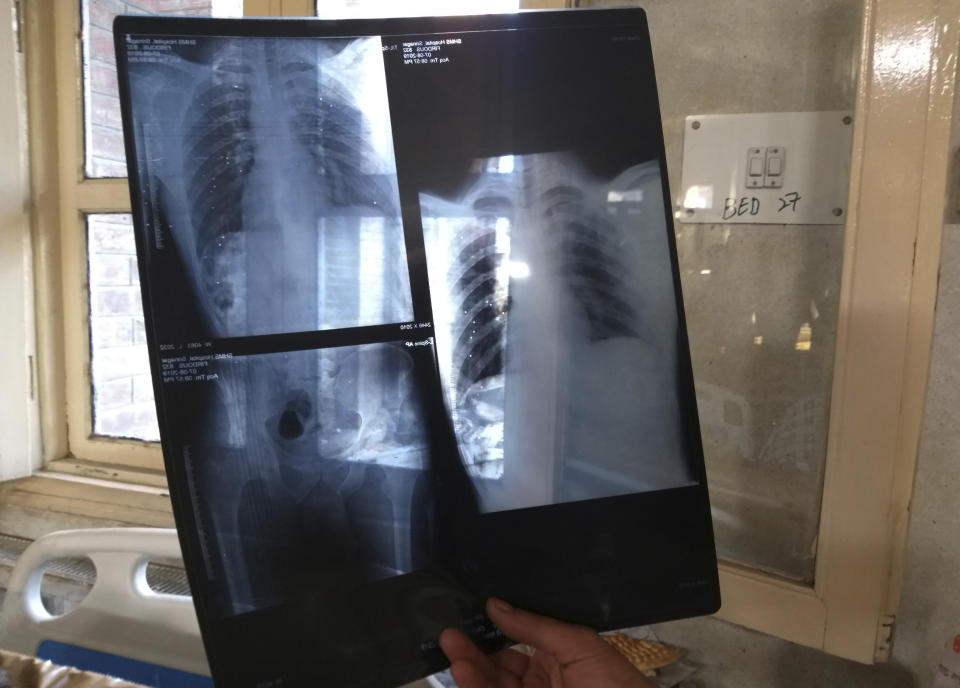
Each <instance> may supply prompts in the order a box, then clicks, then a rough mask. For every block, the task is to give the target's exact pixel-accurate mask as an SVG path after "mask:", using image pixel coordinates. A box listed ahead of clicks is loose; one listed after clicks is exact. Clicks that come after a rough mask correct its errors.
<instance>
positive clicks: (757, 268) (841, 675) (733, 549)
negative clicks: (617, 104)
mask: <svg viewBox="0 0 960 688" xmlns="http://www.w3.org/2000/svg"><path fill="white" fill-rule="evenodd" d="M613 4H619V5H622V4H625V3H623V2H616V3H613V2H606V1H605V0H582V2H581V5H582V6H604V5H613ZM626 4H640V5H641V6H643V7H644V8H645V9H646V10H647V13H648V17H649V21H650V29H651V34H652V41H653V47H654V58H655V61H656V68H657V75H658V84H659V88H660V94H661V109H662V111H663V115H664V131H665V136H666V149H667V157H668V161H667V162H668V166H669V167H670V183H671V188H672V189H673V190H674V193H676V191H677V189H679V183H680V154H681V151H682V143H683V141H682V131H683V118H684V117H685V116H686V115H691V114H701V113H720V112H767V111H794V110H833V109H852V108H853V96H854V92H855V86H856V82H855V73H856V66H857V65H856V51H857V48H858V45H859V40H860V37H859V30H860V27H859V22H860V10H861V6H860V3H859V2H856V1H851V0H799V1H796V2H789V3H788V2H776V3H774V2H764V3H759V2H743V1H735V2H730V1H729V0H728V1H726V2H721V1H720V0H646V1H644V2H638V3H626ZM955 150H956V146H955ZM954 157H955V158H957V157H960V155H955V156H954ZM958 169H960V168H958ZM958 181H960V180H958ZM953 205H956V206H958V212H957V213H956V214H960V203H954V204H953ZM678 229H679V231H678V248H679V252H680V260H681V270H682V272H683V273H684V275H683V277H684V293H685V300H686V302H687V307H688V317H689V323H688V324H689V328H690V332H691V347H692V349H693V357H694V368H695V373H696V375H697V377H698V380H699V381H705V380H706V381H709V382H710V383H711V384H712V385H716V386H719V387H722V388H724V389H725V390H728V391H732V392H735V393H736V394H738V395H740V396H741V397H742V398H743V399H745V400H746V403H747V404H749V405H750V406H751V407H753V408H757V407H758V405H762V404H769V403H770V401H771V399H773V398H774V395H775V388H774V385H775V381H776V380H778V379H783V378H784V376H786V377H787V379H788V380H793V381H792V382H790V384H791V386H792V388H791V389H790V394H791V395H794V396H796V397H798V398H799V397H807V398H810V399H813V400H814V402H815V403H816V404H818V407H817V409H816V411H815V412H814V413H813V414H812V415H810V414H808V418H807V419H796V418H795V419H794V422H795V423H799V424H800V425H801V426H805V427H806V430H805V433H806V435H807V437H813V438H814V439H815V440H816V441H815V443H814V446H813V448H812V449H811V451H814V452H822V444H819V443H820V442H822V441H823V439H824V432H825V425H822V423H823V416H822V415H820V414H823V413H825V412H826V410H827V409H828V403H829V400H828V399H827V397H826V394H827V391H828V387H827V386H826V384H827V381H828V380H829V379H830V376H831V375H832V366H833V361H832V352H833V332H834V329H833V328H834V326H835V323H836V303H835V298H836V297H835V296H834V300H833V301H832V302H831V300H830V299H826V300H823V299H821V300H820V301H819V302H818V304H817V305H818V306H819V308H820V313H821V318H820V320H819V321H818V323H814V341H813V351H814V353H815V354H816V355H817V356H819V358H816V359H815V360H812V359H811V358H810V357H808V358H806V359H804V358H802V357H798V356H797V355H796V354H795V353H792V352H791V351H789V350H788V349H787V347H782V348H781V349H779V350H774V351H772V352H771V351H767V352H765V353H764V355H759V353H758V352H757V351H756V350H755V349H751V347H750V346H749V344H748V341H749V339H748V337H749V336H752V334H753V333H752V332H751V331H750V330H749V329H748V328H746V327H745V326H744V323H745V320H744V315H745V313H746V309H747V308H750V307H751V303H755V304H758V305H759V308H758V309H757V310H758V311H759V312H760V313H761V314H762V315H763V318H764V319H765V321H766V322H765V324H766V328H767V329H766V331H765V332H764V333H763V334H764V339H765V340H767V339H776V337H775V336H774V337H770V336H769V335H770V334H771V333H777V332H779V331H781V330H782V334H783V336H784V337H786V336H787V335H789V334H790V332H791V331H792V332H793V333H795V332H796V329H795V328H796V324H797V319H798V318H801V317H804V316H805V314H804V313H803V309H804V308H805V307H806V306H807V303H808V302H809V301H808V299H809V295H810V294H811V293H813V292H815V291H816V290H818V289H823V288H827V289H831V288H835V287H836V285H837V284H838V283H839V266H840V262H839V261H840V259H841V245H840V238H841V232H842V230H841V229H840V228H839V227H828V228H817V227H789V228H788V227H771V226H767V227H763V226H754V227H749V226H745V225H744V226H731V227H723V228H720V227H711V226H706V225H701V226H692V227H691V226H689V225H688V226H683V225H678ZM943 248H944V251H943V262H942V272H941V281H940V286H939V289H940V293H939V302H938V311H937V322H936V334H935V340H934V352H933V363H932V370H931V375H930V388H929V391H928V399H927V409H926V418H925V424H924V432H923V437H922V446H921V456H920V463H919V472H918V475H917V482H916V493H915V498H914V502H913V507H912V517H911V527H910V534H909V544H908V568H907V571H906V580H905V589H904V593H903V599H902V604H901V608H900V610H899V613H898V617H897V624H896V628H895V636H894V652H893V660H892V661H891V662H889V663H887V664H884V665H878V666H872V667H868V666H862V665H858V664H855V663H852V662H848V661H845V660H841V659H837V658H834V657H830V656H827V655H825V654H823V653H820V652H816V651H814V650H809V649H806V648H802V647H799V646H796V645H793V644H791V643H787V642H784V641H781V640H777V639H775V638H771V637H767V636H763V635H760V634H757V633H753V632H751V631H747V630H745V629H741V628H738V627H736V626H733V625H730V624H726V623H723V622H720V621H715V620H712V619H696V620H688V621H681V622H675V623H671V624H664V625H662V626H660V627H659V628H658V633H659V634H660V635H661V637H662V638H663V639H664V640H666V641H668V642H672V643H675V644H677V645H680V646H683V647H686V648H689V649H690V659H691V660H692V661H694V662H695V663H699V664H701V665H702V669H701V671H700V672H699V674H698V675H697V676H696V677H695V678H694V679H693V680H692V681H690V682H689V685H690V686H697V687H699V688H810V687H819V686H843V687H844V688H861V687H862V688H868V687H869V688H885V687H887V686H889V687H891V688H892V687H894V686H896V687H898V688H901V687H902V688H912V687H914V686H916V687H918V688H926V687H927V686H930V685H931V682H932V678H933V666H934V664H935V662H936V661H937V660H938V659H939V657H940V655H941V653H942V651H943V647H944V646H945V644H946V643H947V642H948V641H950V640H952V638H953V636H954V635H955V634H956V633H960V427H958V426H960V423H957V422H956V420H955V416H956V415H957V414H958V413H960V384H958V383H960V347H957V346H956V345H955V342H956V341H957V339H958V338H960V224H948V225H946V227H945V234H944V246H943ZM708 262H709V264H707V263H708ZM771 265H773V266H775V267H776V269H775V270H771V269H770V266H771ZM702 267H708V268H710V275H709V280H710V283H709V284H708V283H702V282H701V281H700V277H699V270H700V268H702ZM765 291H768V292H770V293H769V294H765V293H763V292H765ZM738 309H739V310H738ZM746 314H747V315H749V313H746ZM787 341H788V340H787ZM798 376H799V378H806V382H804V381H803V379H798ZM699 391H701V390H699V389H698V392H699ZM704 406H705V404H704V403H703V400H702V399H701V410H702V411H703V410H704ZM705 415H708V414H705ZM775 420H776V419H775V418H774V417H772V416H771V417H768V418H767V419H766V420H765V421H762V422H760V423H757V425H758V426H759V427H754V428H752V429H751V432H752V433H753V434H754V437H755V438H756V439H762V438H763V437H764V436H767V437H769V436H770V434H771V432H772V428H771V423H773V421H775ZM704 424H705V426H706V427H705V428H704V434H705V436H706V438H705V439H706V445H707V446H706V449H707V454H708V456H707V459H708V469H709V471H710V478H711V481H712V484H713V486H716V485H720V486H727V485H729V484H730V483H731V481H732V480H733V481H734V482H733V486H734V488H736V482H735V480H736V476H737V475H740V476H751V479H753V477H755V476H762V477H763V479H764V480H766V482H765V484H763V483H762V484H761V488H760V490H758V491H761V492H763V493H764V494H769V495H772V496H773V497H774V498H775V499H781V496H780V492H779V490H780V487H781V486H782V485H783V484H784V482H783V481H785V480H793V479H795V478H797V477H799V478H801V479H802V482H803V487H804V490H805V491H812V490H813V489H814V488H818V487H819V481H820V480H821V474H820V473H819V472H816V473H815V474H813V475H811V474H809V473H807V474H803V473H801V472H799V471H797V470H795V469H796V465H797V461H796V459H795V458H794V459H788V458H787V457H784V456H783V455H778V454H776V453H775V454H774V455H772V456H766V457H764V456H759V455H758V456H753V457H748V456H744V455H742V453H741V455H737V454H736V453H733V454H732V455H731V452H730V451H729V448H725V447H724V446H723V445H722V439H718V438H717V437H711V434H714V433H716V434H718V435H719V434H720V433H718V432H717V428H720V429H723V428H722V419H721V420H720V421H717V419H712V418H710V417H709V415H708V417H707V418H705V420H704ZM711 424H713V425H714V427H710V426H711ZM754 451H755V452H756V451H757V445H756V442H755V443H754ZM805 459H806V460H807V461H809V457H805ZM818 460H819V461H820V462H821V463H819V464H815V465H814V467H815V468H817V469H818V470H819V467H820V466H822V458H819V459H818ZM741 484H742V485H743V492H744V494H743V498H742V499H741V500H739V501H737V500H733V501H729V500H728V503H727V508H729V509H731V510H732V511H734V512H739V513H740V514H741V515H742V516H744V518H745V525H746V527H744V528H743V529H741V530H740V531H736V530H734V531H731V530H729V529H724V528H723V527H718V529H717V530H718V540H719V548H720V550H721V552H722V553H723V554H724V555H725V556H727V557H730V558H734V559H741V560H745V561H750V562H760V563H761V564H764V565H767V566H770V567H772V568H775V569H780V570H781V571H785V572H788V573H793V574H794V575H795V576H797V577H800V578H803V577H806V576H807V575H808V574H809V571H810V569H809V563H810V561H812V559H811V560H804V559H803V558H802V557H801V556H798V550H797V547H800V546H802V545H803V543H804V542H807V541H808V540H807V539H808V538H809V537H810V533H811V532H814V531H811V530H810V528H815V527H816V522H815V516H814V517H811V514H815V513H816V506H817V501H816V499H814V498H812V497H810V495H808V498H807V500H806V501H805V502H803V501H801V502H795V503H794V507H793V508H794V511H795V513H793V514H792V515H791V516H790V518H789V519H787V520H786V521H784V522H780V523H777V522H771V521H765V520H763V519H761V518H758V517H756V516H755V515H751V512H750V501H749V495H748V493H749V491H750V489H751V488H750V485H749V483H748V482H747V481H744V482H743V483H741ZM712 489H713V487H712ZM753 489H754V490H755V491H757V488H756V487H754V488H753ZM786 501H787V500H786V499H785V502H786ZM804 512H805V513H804ZM812 518H813V519H814V520H811V519H812ZM797 519H799V520H797ZM791 520H793V521H794V522H793V525H792V526H791V522H790V521H791ZM791 527H793V528H794V531H793V532H794V534H793V535H789V534H788V529H790V528H791ZM797 533H799V535H797ZM783 536H786V537H788V538H792V542H793V545H791V547H789V548H787V549H786V550H782V551H781V550H776V549H775V547H774V545H773V544H772V543H773V542H775V541H776V540H777V539H778V538H781V537H783ZM685 685H686V684H685Z"/></svg>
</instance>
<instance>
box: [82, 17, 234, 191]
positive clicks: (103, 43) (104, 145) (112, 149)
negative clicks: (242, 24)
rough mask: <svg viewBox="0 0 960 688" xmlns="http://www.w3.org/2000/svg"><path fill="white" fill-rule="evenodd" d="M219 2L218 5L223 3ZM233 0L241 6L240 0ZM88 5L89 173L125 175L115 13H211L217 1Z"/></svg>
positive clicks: (86, 31) (87, 90)
mask: <svg viewBox="0 0 960 688" xmlns="http://www.w3.org/2000/svg"><path fill="white" fill-rule="evenodd" d="M216 4H217V9H220V6H221V5H223V4H224V3H223V2H218V3H216ZM234 4H236V5H237V6H238V7H239V6H240V4H241V0H236V2H235V3H234ZM84 5H85V13H84V17H85V24H84V36H85V38H86V42H85V45H84V51H85V52H84V58H85V60H86V65H87V72H86V75H85V76H86V83H85V85H86V113H85V114H86V137H87V163H86V170H87V176H88V177H125V176H127V168H126V165H125V164H124V154H123V134H122V129H121V125H120V100H119V96H118V95H117V65H116V61H115V59H114V54H113V32H112V30H111V27H112V25H113V18H114V17H115V16H116V15H118V14H179V15H191V16H209V15H210V14H211V12H212V10H213V6H214V0H130V1H125V0H87V2H85V3H84Z"/></svg>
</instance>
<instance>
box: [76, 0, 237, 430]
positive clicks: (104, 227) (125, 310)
mask: <svg viewBox="0 0 960 688" xmlns="http://www.w3.org/2000/svg"><path fill="white" fill-rule="evenodd" d="M231 4H232V5H233V6H232V7H231ZM83 5H84V59H85V65H86V69H85V73H84V84H85V88H86V94H85V95H86V97H85V103H86V106H85V111H84V121H85V125H86V126H85V133H86V150H87V161H86V171H87V176H89V177H125V176H126V174H127V170H126V164H125V161H124V159H125V158H124V152H123V130H122V126H121V122H120V99H119V96H118V93H117V66H116V61H115V59H114V53H113V32H112V25H113V18H114V17H115V16H116V15H118V14H181V15H194V16H198V15H210V14H211V13H212V10H213V9H217V10H218V11H223V10H226V11H228V12H232V13H233V14H236V13H237V12H238V11H239V9H240V8H241V7H242V1H241V0H234V1H233V2H232V3H231V1H230V0H129V1H125V0H86V2H84V3H83ZM87 229H88V232H87V250H88V258H89V284H90V345H91V352H90V358H91V372H92V375H91V377H92V378H93V416H94V428H93V431H94V433H95V434H97V435H109V436H112V437H135V438H139V439H144V440H151V441H154V440H157V439H159V433H158V431H157V419H156V411H155V408H154V403H153V387H152V386H151V380H150V367H149V362H148V358H147V348H146V343H145V341H144V330H143V308H142V305H141V301H140V286H139V284H138V280H137V264H136V251H135V249H134V243H133V227H132V225H131V220H130V216H129V215H117V214H110V215H90V216H89V217H88V223H87Z"/></svg>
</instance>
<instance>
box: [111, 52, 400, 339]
mask: <svg viewBox="0 0 960 688" xmlns="http://www.w3.org/2000/svg"><path fill="white" fill-rule="evenodd" d="M181 51H182V53H181V54H178V53H171V54H170V55H169V57H168V58H166V62H165V64H164V65H163V66H162V67H158V66H157V65H156V64H150V65H144V67H147V68H148V69H144V73H143V75H142V77H141V76H140V75H138V74H137V71H138V69H139V68H141V65H139V64H137V63H133V64H131V65H130V71H131V84H132V107H133V109H134V112H135V117H136V119H137V121H138V122H142V123H143V124H142V126H141V128H140V130H139V131H138V132H137V136H138V137H139V138H140V143H141V146H140V149H141V151H143V155H142V158H141V165H142V168H141V169H142V177H143V179H144V181H145V184H146V189H145V191H146V195H147V200H148V201H149V202H150V204H151V207H152V208H153V210H154V217H153V225H154V228H155V231H159V230H163V231H168V232H169V236H170V237H172V240H173V242H174V243H175V245H176V246H175V248H176V250H177V252H178V254H179V255H180V257H181V260H182V262H183V263H184V269H185V271H186V273H187V279H188V280H189V281H190V283H191V287H192V292H193V294H194V295H195V298H196V301H197V302H198V303H197V307H196V309H195V310H196V311H197V312H198V313H199V314H200V315H201V317H202V318H204V319H205V321H206V327H207V329H208V331H209V332H210V334H212V335H213V336H218V337H228V336H241V335H251V334H272V333H283V332H296V331H309V330H316V329H327V328H339V327H352V326H358V325H374V324H381V323H390V322H402V321H408V320H411V319H412V317H413V316H412V305H411V296H410V286H409V275H408V270H407V262H406V255H405V250H404V242H403V230H402V226H401V222H400V208H399V197H398V192H397V178H396V165H395V161H394V157H393V144H392V140H391V135H390V131H391V129H390V121H389V109H388V107H387V94H386V82H385V76H384V71H383V60H382V56H381V46H380V41H379V40H378V39H376V38H357V39H312V40H307V39H303V40H298V41H291V40H282V41H281V40H276V39H267V38H229V39H227V38H224V39H205V40H204V42H203V43H201V45H200V46H199V47H197V48H182V49H181ZM183 51H190V53H189V55H188V54H186V53H185V52H183ZM151 248H152V249H154V250H156V249H158V248H160V246H159V245H157V244H154V245H153V246H152V247H151ZM160 326H161V330H160V333H161V336H162V334H163V323H160Z"/></svg>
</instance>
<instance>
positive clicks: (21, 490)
mask: <svg viewBox="0 0 960 688" xmlns="http://www.w3.org/2000/svg"><path fill="white" fill-rule="evenodd" d="M53 463H57V462H53ZM51 468H54V467H53V466H52V465H51ZM117 526H119V527H133V526H141V527H144V526H146V527H153V528H173V527H174V523H173V512H172V510H171V506H170V496H169V494H168V493H167V491H166V489H165V488H160V487H153V486H144V485H134V484H130V483H127V482H118V481H116V480H103V479H94V478H90V477H81V476H77V475H68V474H62V473H50V472H40V473H38V474H36V475H34V476H31V477H29V478H22V479H20V480H12V481H9V482H5V483H0V533H3V534H6V535H12V536H15V537H19V538H26V539H30V540H36V539H37V538H39V537H42V536H43V535H46V534H47V533H51V532H54V531H57V530H70V529H74V528H104V527H117Z"/></svg>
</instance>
